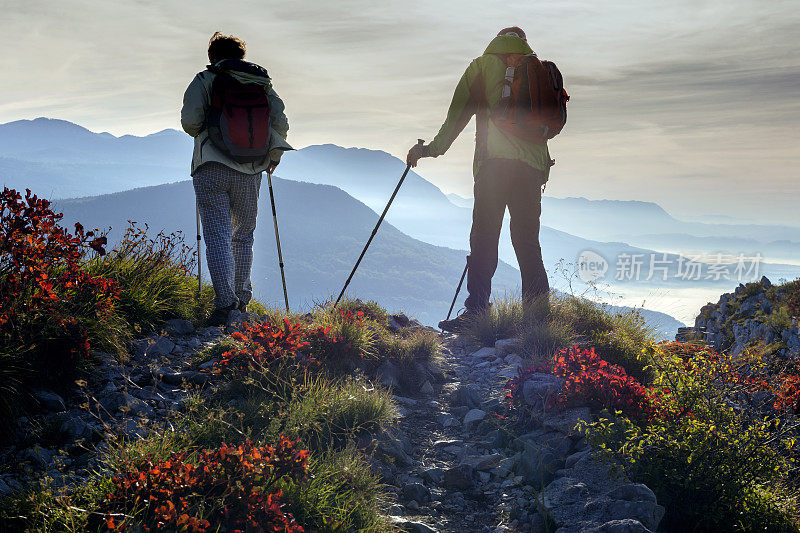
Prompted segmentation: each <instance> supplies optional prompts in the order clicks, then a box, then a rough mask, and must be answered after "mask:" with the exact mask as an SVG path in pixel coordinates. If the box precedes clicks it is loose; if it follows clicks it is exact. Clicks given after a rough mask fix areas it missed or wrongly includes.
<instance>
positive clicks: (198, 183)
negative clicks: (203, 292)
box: [193, 162, 261, 308]
mask: <svg viewBox="0 0 800 533" xmlns="http://www.w3.org/2000/svg"><path fill="white" fill-rule="evenodd" d="M193 183H194V191H195V195H196V196H197V205H198V207H199V209H200V219H201V220H202V222H203V238H204V239H205V241H206V261H207V262H208V272H209V274H210V275H211V282H212V283H213V284H214V293H215V297H214V304H215V306H216V307H217V308H221V307H227V306H229V305H232V304H236V305H241V304H245V305H246V304H247V302H249V301H250V299H251V298H252V297H253V286H252V284H251V282H250V267H251V266H252V264H253V231H254V230H255V229H256V216H257V214H258V192H259V188H260V187H261V173H258V174H245V173H243V172H238V171H236V170H233V169H232V168H229V167H226V166H225V165H222V164H220V163H214V162H210V163H205V164H203V165H202V166H201V167H199V168H198V169H197V170H195V172H194V174H193Z"/></svg>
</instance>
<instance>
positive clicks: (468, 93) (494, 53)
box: [407, 27, 551, 331]
mask: <svg viewBox="0 0 800 533" xmlns="http://www.w3.org/2000/svg"><path fill="white" fill-rule="evenodd" d="M532 53H533V51H532V50H531V47H530V46H529V45H528V43H527V41H526V37H525V32H523V31H522V30H521V29H520V28H517V27H512V28H506V29H504V30H501V31H500V33H498V35H497V37H495V38H494V39H493V40H492V42H491V43H489V46H488V47H487V48H486V51H485V52H484V53H483V55H482V56H481V57H479V58H477V59H475V60H474V61H472V63H470V65H469V67H468V68H467V70H466V72H464V75H463V76H462V77H461V80H460V81H459V82H458V86H457V87H456V90H455V94H454V95H453V100H452V103H451V104H450V109H449V111H448V113H447V119H446V120H445V122H444V124H443V125H442V127H441V129H440V130H439V133H438V134H437V135H436V137H435V138H434V139H433V141H432V142H431V143H430V144H428V145H425V146H419V145H415V146H414V147H412V148H411V150H410V151H409V153H408V159H407V161H408V164H410V165H411V166H412V167H413V166H416V165H417V162H418V161H419V159H420V158H423V157H438V156H440V155H442V154H444V153H445V152H446V151H447V149H448V148H450V145H451V144H452V143H453V141H454V140H455V139H456V137H457V136H458V135H459V133H461V131H462V130H463V129H464V127H465V126H466V125H467V123H468V122H469V121H470V119H471V118H472V116H473V115H476V116H477V135H476V143H475V159H474V164H473V174H474V178H475V184H474V198H475V204H474V207H473V212H472V231H471V232H470V256H469V259H468V262H469V273H468V278H467V290H468V292H469V296H468V297H467V299H466V301H465V303H464V306H465V311H464V312H463V313H462V314H460V315H459V316H457V317H456V318H454V319H451V320H446V321H442V322H441V323H440V324H439V327H440V328H441V329H443V330H445V331H458V330H459V329H461V328H463V327H464V325H465V324H467V323H468V322H469V321H470V320H471V319H472V318H473V317H474V316H475V315H476V314H478V313H481V312H483V311H485V310H486V309H487V308H488V306H489V298H490V295H491V289H492V276H493V275H494V272H495V270H496V269H497V260H498V259H497V247H498V244H499V239H500V229H501V227H502V223H503V215H504V214H505V209H506V206H508V210H509V213H510V215H511V241H512V243H513V245H514V251H515V252H516V254H517V260H518V261H519V267H520V271H521V273H522V296H523V299H524V300H526V301H527V300H531V299H533V298H536V297H537V296H539V295H543V294H546V293H548V292H549V290H550V288H549V284H548V280H547V273H546V272H545V269H544V263H543V262H542V249H541V246H540V245H539V217H540V215H541V202H542V187H543V185H544V184H545V183H546V182H547V179H548V175H549V170H550V165H551V160H550V156H549V153H548V150H547V143H546V141H544V142H532V141H530V140H525V139H523V138H521V137H518V136H515V135H514V134H512V133H509V132H508V131H506V130H504V129H501V128H500V127H499V126H498V125H497V124H496V123H495V121H494V120H492V114H493V113H494V112H495V111H496V109H497V108H498V107H499V103H500V101H501V93H502V90H503V82H504V78H505V76H506V68H507V64H506V62H505V60H504V57H506V56H507V55H508V54H520V55H526V54H532Z"/></svg>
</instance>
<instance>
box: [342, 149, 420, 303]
mask: <svg viewBox="0 0 800 533" xmlns="http://www.w3.org/2000/svg"><path fill="white" fill-rule="evenodd" d="M423 144H425V141H423V140H422V139H417V146H422V145H423ZM409 170H411V165H410V164H409V165H406V170H405V172H403V175H402V176H401V177H400V181H398V182H397V187H395V188H394V192H393V193H392V197H391V198H389V203H387V204H386V207H385V208H384V210H383V213H381V216H380V218H379V219H378V223H377V224H375V228H374V229H373V230H372V235H370V236H369V239H368V240H367V244H366V245H364V249H363V250H361V255H359V256H358V261H356V265H355V266H354V267H353V270H352V271H351V272H350V275H349V276H347V281H345V282H344V287H342V292H340V293H339V297H338V298H336V302H335V303H334V304H333V307H334V308H336V306H337V305H339V301H340V300H341V299H342V296H344V291H346V290H347V286H348V285H350V280H352V279H353V276H354V275H355V273H356V270H358V265H360V264H361V260H362V259H364V254H366V253H367V248H369V245H370V244H371V243H372V239H373V238H374V237H375V234H376V233H378V228H379V227H380V225H381V222H383V219H384V217H385V216H386V213H387V212H388V211H389V207H390V206H391V205H392V202H393V201H394V197H395V196H397V192H398V191H399V190H400V187H401V186H402V185H403V181H404V180H405V179H406V176H407V175H408V171H409Z"/></svg>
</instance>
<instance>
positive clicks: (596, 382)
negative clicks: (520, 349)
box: [506, 346, 652, 419]
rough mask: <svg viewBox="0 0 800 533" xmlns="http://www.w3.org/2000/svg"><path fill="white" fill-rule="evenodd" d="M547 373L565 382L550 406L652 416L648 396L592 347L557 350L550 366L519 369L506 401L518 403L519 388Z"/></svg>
mask: <svg viewBox="0 0 800 533" xmlns="http://www.w3.org/2000/svg"><path fill="white" fill-rule="evenodd" d="M538 372H546V373H549V374H553V375H554V376H557V377H560V378H563V379H564V386H563V388H562V389H561V391H560V392H559V393H558V394H557V395H554V397H553V398H552V399H551V405H550V407H554V406H560V407H571V406H588V407H591V408H594V409H608V410H619V411H622V412H623V413H624V414H625V415H626V416H629V417H631V418H635V419H641V418H648V417H649V416H651V414H652V408H651V399H650V396H651V393H650V392H649V391H648V390H647V388H646V387H644V385H642V384H641V383H639V381H637V380H636V379H635V378H634V377H632V376H629V375H628V374H627V373H626V372H625V369H624V368H622V367H621V366H618V365H612V364H610V363H609V362H608V361H605V360H603V359H601V358H600V357H599V356H598V355H597V354H596V353H595V351H594V348H580V347H578V346H573V347H572V348H569V349H564V350H559V352H558V353H556V356H555V361H554V363H553V365H552V366H550V367H548V366H538V367H531V368H528V369H526V370H520V372H519V375H518V376H517V377H515V378H514V379H512V380H510V381H509V382H508V384H507V385H506V388H507V389H508V393H507V398H508V399H509V400H511V401H519V400H520V399H521V395H522V386H523V385H524V383H525V381H527V380H528V379H530V377H531V375H532V374H534V373H538Z"/></svg>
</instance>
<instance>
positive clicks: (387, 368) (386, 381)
mask: <svg viewBox="0 0 800 533" xmlns="http://www.w3.org/2000/svg"><path fill="white" fill-rule="evenodd" d="M375 374H376V376H377V377H378V381H379V382H380V383H381V385H383V386H384V387H388V388H390V389H394V388H397V387H398V386H400V369H399V368H397V365H395V364H394V363H392V362H391V361H384V362H383V364H381V366H379V367H378V369H377V370H376V371H375Z"/></svg>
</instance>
